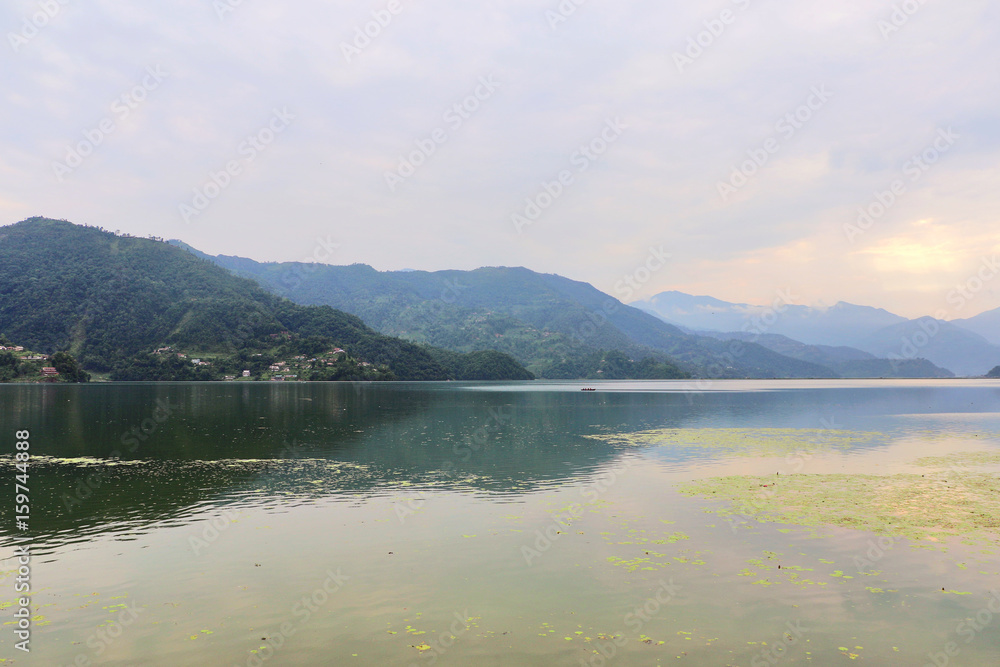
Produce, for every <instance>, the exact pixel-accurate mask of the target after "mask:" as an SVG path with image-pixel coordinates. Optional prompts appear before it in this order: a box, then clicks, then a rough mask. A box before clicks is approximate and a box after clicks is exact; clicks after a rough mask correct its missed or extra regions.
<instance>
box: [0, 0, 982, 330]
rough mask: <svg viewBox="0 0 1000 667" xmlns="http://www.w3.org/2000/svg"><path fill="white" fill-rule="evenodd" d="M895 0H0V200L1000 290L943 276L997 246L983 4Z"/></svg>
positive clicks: (742, 298)
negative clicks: (862, 213) (865, 217)
mask: <svg viewBox="0 0 1000 667" xmlns="http://www.w3.org/2000/svg"><path fill="white" fill-rule="evenodd" d="M577 3H579V5H578V4H577ZM894 4H895V5H896V6H898V7H902V6H903V5H905V10H903V9H901V10H900V11H899V12H898V13H897V14H896V15H895V16H894V10H893V6H894ZM903 5H901V4H900V3H899V2H890V1H888V0H886V1H882V0H877V1H872V0H864V1H861V0H843V1H841V2H836V3H833V2H813V1H808V2H802V0H797V1H795V2H793V1H792V0H738V1H736V2H734V1H732V0H718V1H713V2H697V3H691V2H674V1H671V0H657V1H655V2H654V1H648V2H647V1H627V0H626V1H622V0H617V1H616V2H609V1H607V0H603V1H601V0H575V1H574V0H564V1H563V2H562V3H560V2H559V0H496V1H495V2H483V3H474V2H458V1H457V0H450V1H449V0H426V1H425V2H421V3H417V2H411V1H409V0H392V1H389V0H376V1H374V2H371V1H368V0H360V1H355V2H342V1H337V0H335V1H325V2H321V1H319V0H298V1H297V2H294V3H290V2H281V3H278V2H268V1H266V0H217V1H214V2H213V0H169V1H165V0H145V1H144V2H141V3H139V2H128V3H126V2H121V1H120V0H94V1H87V2H84V1H83V0H61V1H60V0H40V1H39V0H36V1H34V2H29V1H23V0H7V1H6V2H4V3H3V5H2V7H0V25H2V26H3V31H4V44H3V45H2V47H0V48H2V50H3V55H2V56H0V63H2V64H0V67H2V72H3V78H2V81H3V87H2V93H0V94H2V95H3V103H2V105H0V118H2V128H3V130H2V135H0V141H2V145H0V223H2V224H8V223H12V222H16V221H18V220H21V219H23V218H25V217H28V216H31V215H46V216H50V217H56V218H66V219H68V220H71V221H73V222H78V223H87V224H92V225H100V226H102V227H105V228H107V229H111V230H122V231H125V232H129V233H132V234H136V235H142V236H145V235H156V236H162V237H166V238H180V239H182V240H184V241H186V242H188V243H190V244H191V245H193V246H195V247H197V248H200V249H202V250H204V251H206V252H210V253H213V254H216V253H225V254H235V255H243V256H247V257H252V258H254V259H258V260H300V259H303V258H307V257H317V258H320V259H328V261H330V262H331V263H335V264H347V263H354V262H364V263H368V264H371V265H373V266H375V267H376V268H379V269H401V268H416V269H428V270H434V269H443V268H461V269H471V268H476V267H479V266H484V265H507V266H526V267H528V268H531V269H534V270H537V271H542V272H551V273H559V274H562V275H566V276H568V277H571V278H574V279H578V280H584V281H587V282H591V283H593V284H594V285H595V286H597V287H598V288H600V289H602V290H604V291H607V292H609V293H612V294H615V295H616V296H624V295H623V294H622V292H621V290H620V289H619V290H617V291H616V288H615V286H616V283H618V282H619V281H620V280H622V278H623V276H626V275H629V276H634V281H637V284H640V286H641V288H642V289H641V290H640V291H638V292H636V294H635V295H634V296H633V300H634V299H636V298H639V297H641V296H650V295H653V294H655V293H657V292H660V291H663V290H667V289H678V290H681V291H685V292H691V293H696V294H711V295H713V296H716V297H718V298H722V299H726V300H730V301H739V302H748V303H756V304H763V303H767V302H770V301H772V300H773V299H774V298H775V296H776V293H777V291H778V290H791V292H792V294H793V295H794V296H795V297H796V299H797V300H798V302H799V303H803V304H821V303H829V304H832V303H834V302H836V301H838V300H845V301H851V302H854V303H860V304H866V305H874V306H880V307H884V308H887V309H889V310H892V311H894V312H898V313H900V314H902V315H908V316H918V315H923V314H929V313H933V312H935V311H938V310H939V309H949V310H948V318H949V319H950V318H954V317H968V316H971V315H974V314H976V313H978V312H980V311H984V310H988V309H991V308H996V307H998V306H1000V277H998V278H997V279H995V280H993V279H992V275H991V273H992V274H994V275H995V274H996V273H997V271H995V270H990V269H982V277H983V278H986V279H985V280H984V281H982V282H980V283H977V282H976V281H975V280H973V282H972V285H971V287H972V288H974V291H973V292H972V293H971V294H972V296H973V297H974V298H972V299H971V300H966V301H967V304H966V305H965V306H964V308H963V309H962V310H961V311H955V310H954V309H953V307H951V306H949V303H948V300H947V295H948V293H949V291H950V290H952V289H954V288H955V286H956V285H957V284H965V283H966V281H967V280H969V279H972V278H973V277H975V276H976V275H977V272H980V270H981V267H982V264H983V261H984V258H991V257H993V256H994V253H997V254H1000V228H998V224H997V223H998V211H1000V206H998V204H1000V187H998V186H1000V29H998V28H1000V6H998V4H997V3H996V2H988V1H987V0H958V1H955V2H938V1H935V2H926V4H922V3H920V2H918V1H917V0H908V2H907V3H903ZM907 11H908V12H910V13H906V12H907ZM38 26H41V27H38ZM366 30H367V32H368V33H369V35H365V31H366ZM370 35H374V36H370ZM456 105H458V106H457V107H456ZM582 147H587V148H586V149H585V150H581V148H582ZM415 151H417V153H416V154H414V152H415ZM428 153H430V155H427V154H428ZM401 156H403V158H405V159H406V160H407V161H408V162H409V164H403V165H401V164H400V163H401ZM915 156H917V157H918V159H919V162H917V161H914V157H915ZM920 156H923V157H920ZM748 160H756V162H747V161H748ZM759 163H763V164H762V166H759ZM734 167H736V168H742V171H743V172H744V173H737V174H736V175H735V176H734V174H733V172H734ZM227 169H229V172H228V173H227ZM212 174H215V181H216V183H213V182H212ZM745 174H749V176H746V175H745ZM545 184H547V186H546V185H545ZM722 184H726V186H724V187H720V185H722ZM893 186H895V189H896V193H892V190H893ZM196 191H197V193H196ZM876 193H886V194H882V195H881V198H882V199H883V202H884V204H885V208H884V209H883V208H881V207H882V206H883V204H882V203H879V201H878V198H877V197H876ZM202 197H204V199H202ZM528 200H532V201H533V202H534V203H535V205H538V209H537V210H535V209H534V208H533V207H532V206H530V205H529V202H528ZM861 207H864V208H870V210H871V211H872V213H873V214H874V215H873V217H872V218H871V220H870V221H865V222H863V224H862V225H858V217H859V214H858V210H859V208H861ZM514 216H520V217H514ZM845 225H847V226H850V225H855V227H847V228H846V229H845ZM865 227H867V229H865ZM317 239H323V240H324V243H322V244H320V243H318V242H317ZM330 244H337V245H338V247H337V248H334V249H332V250H330V251H327V250H325V249H324V248H323V246H324V245H326V246H329V245H330ZM650 248H653V249H654V250H656V251H657V252H658V253H664V252H665V253H669V254H670V255H672V259H670V261H669V262H667V263H666V265H665V266H663V268H660V269H659V270H656V271H653V272H649V273H647V272H646V271H645V269H644V268H640V267H644V266H645V265H646V264H647V260H649V259H650V257H651V255H652V254H654V253H652V251H651V250H650ZM660 248H662V250H659V249H660ZM658 264H659V262H656V261H653V262H650V265H651V266H653V267H654V268H655V267H656V266H657V265H658Z"/></svg>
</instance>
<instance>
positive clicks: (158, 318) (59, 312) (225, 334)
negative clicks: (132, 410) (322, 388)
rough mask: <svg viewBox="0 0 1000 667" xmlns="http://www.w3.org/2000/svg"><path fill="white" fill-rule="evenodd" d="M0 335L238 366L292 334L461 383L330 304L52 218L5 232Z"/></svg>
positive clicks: (0, 240)
mask: <svg viewBox="0 0 1000 667" xmlns="http://www.w3.org/2000/svg"><path fill="white" fill-rule="evenodd" d="M0 331H3V332H4V333H6V334H7V335H8V336H9V337H10V338H11V339H14V340H18V341H21V342H23V344H24V345H26V346H30V347H31V348H32V349H36V350H41V351H46V352H54V351H57V350H68V351H70V352H71V353H72V354H73V355H74V356H75V357H76V358H77V359H79V360H80V363H81V364H82V365H83V366H84V368H86V369H88V370H93V371H97V372H109V371H114V370H115V369H122V368H123V367H132V368H135V367H141V366H143V364H147V363H149V364H152V363H153V361H150V359H149V358H148V355H149V354H150V353H152V352H153V351H154V350H155V349H157V348H160V347H162V346H170V347H172V348H173V349H175V350H186V351H193V352H197V353H200V354H205V355H208V356H211V355H213V354H214V355H216V356H217V357H219V358H220V359H221V358H222V356H219V355H230V356H231V357H233V358H236V361H233V362H232V363H234V364H235V363H237V361H239V359H238V355H240V354H241V353H243V354H248V355H250V356H251V357H252V356H253V355H257V356H258V357H263V356H264V355H265V354H266V353H272V352H274V351H275V349H276V345H278V342H279V341H278V340H277V339H278V337H281V336H284V332H287V333H288V336H285V338H292V339H296V340H298V339H304V338H312V339H314V341H315V340H318V341H321V342H323V344H325V345H328V346H339V347H342V348H343V349H344V350H346V352H347V353H348V354H349V355H350V356H351V358H353V359H356V360H357V361H358V363H359V364H361V363H364V364H367V365H369V366H370V367H372V368H377V367H385V368H387V369H388V371H390V372H391V376H392V377H395V378H397V379H401V380H444V379H463V378H462V377H461V375H460V371H461V369H460V368H458V367H449V366H447V365H444V364H442V361H441V360H440V359H438V358H436V357H435V356H434V354H432V351H430V350H427V349H425V348H422V347H420V346H418V345H415V344H413V343H411V342H407V341H403V340H400V339H398V338H393V337H390V336H386V335H383V334H380V333H378V332H376V331H373V330H372V329H370V328H369V327H367V326H366V325H365V324H364V322H363V321H362V320H361V319H359V318H358V317H356V316H354V315H349V314H347V313H344V312H341V311H338V310H335V309H333V308H330V307H328V306H317V307H304V306H300V305H297V304H294V303H292V302H290V301H288V300H286V299H284V298H281V297H279V296H275V295H274V294H272V293H270V292H268V291H266V290H264V289H262V288H261V287H260V286H259V285H258V284H256V283H255V282H253V281H251V280H246V279H242V278H239V277H236V276H234V275H232V274H231V273H230V272H228V271H226V270H224V269H222V268H220V267H218V266H216V265H215V264H213V263H212V262H209V261H207V260H205V259H202V258H199V257H196V256H194V255H192V254H191V253H189V252H186V251H185V250H183V249H180V248H177V247H175V246H173V245H170V244H168V243H164V242H162V241H157V240H151V239H140V238H134V237H127V236H119V235H115V234H112V233H110V232H106V231H104V230H100V229H96V228H92V227H82V226H78V225H73V224H71V223H69V222H66V221H58V220H50V219H46V218H31V219H29V220H25V221H23V222H20V223H18V224H16V225H11V226H7V227H2V228H0ZM282 340H283V341H284V339H282ZM282 344H285V345H287V341H284V342H282ZM225 358H226V359H227V360H228V359H229V357H225ZM135 360H139V362H138V363H132V362H134V361H135ZM459 360H460V361H463V359H461V358H460V359H459ZM509 361H510V362H511V364H512V365H508V366H507V368H514V369H516V373H515V375H517V376H518V377H524V375H525V374H524V369H523V368H520V367H519V365H518V364H516V363H515V362H513V360H509ZM173 363H175V364H176V362H173ZM227 363H228V361H227ZM369 366H366V367H369ZM202 370H205V369H202ZM206 372H207V371H206ZM169 377H172V376H169ZM169 377H168V378H164V379H169ZM129 379H137V378H135V377H132V376H129ZM153 379H160V378H153ZM178 379H188V378H187V377H186V376H184V375H183V374H181V376H178ZM190 379H201V378H190Z"/></svg>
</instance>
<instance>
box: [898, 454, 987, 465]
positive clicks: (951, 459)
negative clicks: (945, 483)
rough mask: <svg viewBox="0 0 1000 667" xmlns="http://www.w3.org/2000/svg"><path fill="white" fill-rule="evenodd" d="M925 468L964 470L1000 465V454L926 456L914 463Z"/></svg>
mask: <svg viewBox="0 0 1000 667" xmlns="http://www.w3.org/2000/svg"><path fill="white" fill-rule="evenodd" d="M913 464H914V465H918V466H921V467H923V468H963V467H966V466H989V465H1000V452H958V453H955V454H948V455H947V456H925V457H924V458H921V459H917V460H916V461H914V462H913Z"/></svg>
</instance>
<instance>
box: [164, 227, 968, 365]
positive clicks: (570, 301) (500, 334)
mask: <svg viewBox="0 0 1000 667" xmlns="http://www.w3.org/2000/svg"><path fill="white" fill-rule="evenodd" d="M174 243H177V244H178V245H183V244H181V243H180V242H174ZM185 247H186V246H185ZM188 249H189V250H190V251H191V252H194V253H196V254H199V256H202V257H205V258H206V259H210V260H212V261H214V262H215V263H217V264H218V265H220V266H222V267H225V268H227V269H229V270H231V271H233V272H234V273H236V274H237V275H240V276H244V277H248V278H253V279H254V280H257V281H258V282H260V283H261V284H262V285H264V286H266V287H267V288H268V289H271V290H273V291H274V292H275V293H277V294H280V295H282V296H285V297H288V298H289V299H291V300H293V301H295V302H297V303H303V304H325V305H330V306H333V307H335V308H338V309H341V310H344V311H345V312H349V313H353V314H356V315H358V316H359V317H361V318H362V319H363V320H365V321H366V322H367V323H369V324H370V325H371V326H373V327H374V328H375V329H377V330H379V331H382V332H383V333H386V334H390V335H394V336H399V337H402V338H406V339H409V340H415V341H421V342H426V343H429V344H433V345H437V346H440V347H444V348H447V349H453V350H459V351H471V350H475V349H484V348H485V349H495V350H500V351H503V352H506V353H508V354H510V355H511V356H513V357H514V358H515V359H517V360H518V361H520V362H521V363H522V364H524V365H525V366H526V367H527V368H528V369H529V370H530V371H532V372H534V373H535V374H536V375H539V376H541V377H548V378H563V377H566V378H569V377H608V375H606V374H604V375H602V374H601V373H602V369H603V368H605V367H604V366H602V365H601V363H602V361H604V362H606V353H607V352H608V351H610V350H615V351H620V352H623V353H624V354H626V355H627V356H629V357H631V358H633V359H641V358H647V359H653V360H656V361H658V362H665V363H668V362H670V361H673V362H676V363H677V364H678V366H679V367H680V368H681V369H683V370H685V371H687V372H690V373H692V374H693V375H696V376H699V377H705V376H709V377H720V378H726V377H730V378H734V377H755V378H767V377H779V378H781V377H783V378H793V377H949V376H951V375H952V373H950V372H949V371H948V370H945V369H942V368H938V367H936V366H935V365H934V364H932V363H929V362H927V361H926V360H924V359H919V358H917V359H913V360H906V361H900V362H896V363H892V362H890V360H888V359H886V358H880V356H881V355H876V354H872V353H868V352H865V351H862V350H857V349H846V348H844V349H834V347H830V346H827V347H824V346H815V345H804V344H802V343H799V342H797V341H795V340H791V339H789V338H782V337H777V336H759V337H758V336H755V335H748V334H745V333H743V332H740V333H737V334H725V335H722V334H717V333H716V332H707V331H703V332H699V331H691V329H694V328H706V327H703V326H691V325H692V324H694V325H699V324H702V323H701V322H697V321H695V322H693V321H691V320H690V319H688V320H684V321H676V322H675V323H673V324H672V323H671V322H668V321H664V320H665V318H662V317H661V316H660V315H659V314H655V315H654V314H652V313H647V312H643V311H642V310H640V309H638V308H634V307H632V306H628V305H626V304H623V303H621V302H619V301H618V300H616V299H614V298H613V297H611V296H608V295H607V294H604V293H603V292H600V291H599V290H597V289H596V288H594V287H592V286H591V285H588V284H586V283H580V282H576V281H572V280H569V279H567V278H563V277H561V276H557V275H547V274H540V273H535V272H533V271H529V270H528V269H524V268H497V267H494V268H484V269H478V270H476V271H439V272H434V273H429V272H425V271H395V272H391V271H390V272H380V271H376V270H375V269H373V268H372V267H370V266H367V265H353V266H329V265H315V264H312V265H311V264H301V263H260V262H255V261H253V260H249V259H245V258H240V257H231V256H217V257H212V256H209V255H205V254H204V253H199V252H198V251H197V250H195V249H193V248H188ZM683 296H686V295H683ZM688 299H696V297H688ZM713 301H714V302H715V304H716V305H718V306H720V307H719V308H717V311H718V312H720V313H728V314H727V315H726V317H727V318H728V319H725V320H723V322H726V323H729V324H736V325H737V326H736V329H737V330H738V329H739V327H740V326H742V323H743V321H744V319H737V318H736V317H734V315H733V312H732V311H735V310H736V309H735V308H732V309H728V308H724V307H722V306H728V305H731V304H725V303H724V302H721V301H715V300H713ZM792 308H794V309H796V312H798V315H799V318H800V320H801V321H802V323H803V327H804V325H805V323H806V322H808V321H809V319H810V316H809V314H808V313H806V312H804V311H805V310H808V309H805V308H804V307H801V306H795V307H792ZM747 309H749V307H745V308H744V311H743V312H742V313H740V318H743V317H745V316H746V314H747ZM831 310H833V309H831ZM840 315H843V318H844V320H845V321H841V320H838V317H839V316H840ZM705 317H712V316H711V315H706V316H705ZM865 318H868V319H869V320H871V319H877V320H878V324H879V325H880V326H875V325H871V326H869V329H870V330H871V331H873V332H874V331H877V330H878V329H880V328H882V327H884V326H885V325H886V324H888V323H897V322H905V321H906V320H905V319H904V318H900V317H898V316H895V315H892V314H891V313H887V312H885V311H878V310H877V309H874V308H862V307H856V306H848V305H847V304H844V305H843V306H841V307H840V308H837V309H836V310H835V312H834V313H830V314H829V315H828V320H827V324H826V326H827V328H828V329H829V328H834V327H836V328H839V329H840V330H843V331H853V332H856V331H858V323H859V322H860V321H861V320H862V319H865ZM679 319H682V320H683V318H679ZM708 321H711V320H708ZM677 325H681V326H683V327H686V328H687V329H682V328H681V326H677ZM723 326H725V324H723ZM734 342H738V344H735V343H734ZM633 377H635V376H633Z"/></svg>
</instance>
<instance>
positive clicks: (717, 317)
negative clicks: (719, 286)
mask: <svg viewBox="0 0 1000 667" xmlns="http://www.w3.org/2000/svg"><path fill="white" fill-rule="evenodd" d="M791 301H792V299H791V297H790V296H788V295H783V294H779V295H778V297H777V299H776V300H775V302H774V305H773V306H771V307H764V306H750V305H747V304H745V303H729V302H727V301H720V300H719V299H714V298H712V297H707V296H692V295H690V294H684V293H683V292H663V293H661V294H657V295H656V296H654V297H652V298H650V299H647V300H644V301H638V302H635V303H633V304H632V305H633V306H635V307H636V308H640V309H642V310H644V311H646V312H648V313H650V314H652V315H655V316H656V317H658V318H660V319H662V320H663V321H664V322H669V323H671V324H674V325H678V326H683V327H686V328H688V329H691V330H695V331H699V330H701V331H706V330H707V331H721V332H727V331H746V332H751V333H757V334H779V335H783V336H787V337H788V338H792V339H794V340H797V341H802V342H803V343H807V344H810V345H830V346H844V345H852V346H854V344H855V342H856V341H858V340H859V339H861V338H864V337H865V336H868V335H870V334H873V333H875V332H876V331H879V330H880V329H884V328H885V327H888V326H892V325H894V324H900V323H902V322H905V321H907V320H906V318H905V317H900V316H899V315H894V314H892V313H890V312H888V311H886V310H882V309H880V308H871V307H869V306H857V305H854V304H850V303H845V302H840V303H837V304H836V305H834V306H831V307H830V308H825V309H820V308H811V307H809V306H799V305H795V304H793V303H791Z"/></svg>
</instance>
